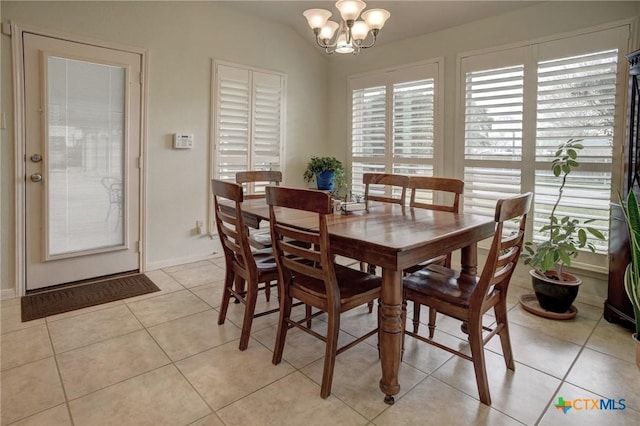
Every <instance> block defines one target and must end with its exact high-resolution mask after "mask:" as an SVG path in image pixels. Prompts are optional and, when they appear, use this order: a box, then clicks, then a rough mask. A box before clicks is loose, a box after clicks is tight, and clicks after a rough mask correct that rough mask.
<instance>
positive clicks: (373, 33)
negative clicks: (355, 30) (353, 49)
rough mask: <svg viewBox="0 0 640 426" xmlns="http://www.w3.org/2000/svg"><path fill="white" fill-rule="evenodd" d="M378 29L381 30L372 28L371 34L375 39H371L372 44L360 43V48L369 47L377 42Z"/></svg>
mask: <svg viewBox="0 0 640 426" xmlns="http://www.w3.org/2000/svg"><path fill="white" fill-rule="evenodd" d="M378 31H380V30H371V35H372V36H373V40H371V44H366V45H365V44H360V45H359V46H358V47H359V48H360V49H368V48H370V47H373V45H374V44H376V40H377V39H378V37H377V36H378Z"/></svg>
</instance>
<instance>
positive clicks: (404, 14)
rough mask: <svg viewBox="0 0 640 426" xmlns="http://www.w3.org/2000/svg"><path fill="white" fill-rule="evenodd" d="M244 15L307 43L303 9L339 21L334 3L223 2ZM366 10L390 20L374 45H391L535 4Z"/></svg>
mask: <svg viewBox="0 0 640 426" xmlns="http://www.w3.org/2000/svg"><path fill="white" fill-rule="evenodd" d="M223 3H226V4H229V5H232V6H234V7H236V8H238V9H242V10H243V11H245V12H248V13H252V14H255V15H258V16H261V17H263V18H267V19H272V20H274V21H277V22H280V23H282V24H285V25H288V26H290V27H292V28H293V29H294V30H295V31H296V32H297V33H298V34H300V35H301V36H302V37H304V38H305V39H308V40H309V42H310V43H314V37H313V32H312V31H311V28H309V26H308V25H307V20H306V19H305V18H304V16H302V12H304V11H305V10H307V9H327V10H329V11H331V12H332V13H333V16H332V17H331V19H333V20H339V17H340V13H339V12H338V9H336V8H335V6H334V4H335V1H325V0H303V1H244V0H236V1H223ZM366 3H367V9H374V8H381V9H387V10H388V11H389V12H390V13H391V17H390V18H389V20H388V21H387V22H386V24H385V26H384V28H383V29H382V30H381V31H380V35H379V36H378V42H377V44H384V43H391V42H394V41H398V40H403V39H406V38H411V37H416V36H419V35H422V34H426V33H430V32H435V31H440V30H443V29H446V28H450V27H455V26H457V25H462V24H465V23H468V22H471V21H475V20H478V19H482V18H487V17H489V16H494V15H499V14H502V13H505V12H509V11H511V10H514V9H519V8H523V7H528V6H531V5H533V4H536V3H539V1H484V0H475V1H457V0H449V1H419V0H412V1H377V0H368V1H366Z"/></svg>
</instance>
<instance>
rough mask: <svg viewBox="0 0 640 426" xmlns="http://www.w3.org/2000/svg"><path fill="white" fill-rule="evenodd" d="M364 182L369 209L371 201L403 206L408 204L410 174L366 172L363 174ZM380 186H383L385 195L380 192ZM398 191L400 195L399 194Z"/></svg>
mask: <svg viewBox="0 0 640 426" xmlns="http://www.w3.org/2000/svg"><path fill="white" fill-rule="evenodd" d="M362 183H363V184H364V199H365V205H366V207H367V209H368V208H369V201H380V202H383V203H392V204H399V205H401V206H404V205H405V204H406V198H407V188H408V187H409V176H404V175H396V174H390V173H365V174H363V175H362ZM372 186H373V188H372ZM380 187H382V194H383V195H381V194H380V192H379V191H380ZM375 190H378V192H375ZM398 192H399V193H400V195H397V193H398Z"/></svg>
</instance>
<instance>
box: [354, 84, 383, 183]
mask: <svg viewBox="0 0 640 426" xmlns="http://www.w3.org/2000/svg"><path fill="white" fill-rule="evenodd" d="M351 109H352V130H351V180H352V187H351V191H352V192H354V193H360V194H363V193H364V186H363V185H362V175H363V174H364V173H371V172H373V173H382V172H384V169H385V153H386V149H385V135H386V88H385V86H376V87H369V88H364V89H357V90H354V91H353V94H352V107H351Z"/></svg>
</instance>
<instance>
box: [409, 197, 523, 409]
mask: <svg viewBox="0 0 640 426" xmlns="http://www.w3.org/2000/svg"><path fill="white" fill-rule="evenodd" d="M531 198H532V195H531V193H526V194H522V195H519V196H517V197H513V198H508V199H503V200H498V203H497V205H496V209H495V216H494V219H495V222H496V231H495V235H494V237H493V241H492V243H491V248H490V249H489V253H488V255H487V259H486V262H485V265H484V268H483V269H482V273H481V275H480V276H478V277H477V276H475V275H468V274H461V273H459V272H457V271H455V270H453V269H450V268H447V267H445V266H442V265H431V266H428V267H427V268H425V269H421V270H419V271H417V272H414V273H413V274H411V275H409V276H406V277H405V278H404V280H403V282H404V296H405V300H407V301H409V300H410V301H412V302H413V303H415V304H421V305H425V306H429V307H432V308H434V309H436V310H437V311H438V312H440V313H442V314H444V315H447V316H449V317H452V318H455V319H457V320H460V321H462V322H463V325H464V324H466V332H467V333H468V338H469V346H470V348H471V356H469V355H467V354H464V353H462V352H460V351H458V350H456V349H454V348H452V347H449V346H446V345H444V344H442V343H440V342H437V341H435V340H433V339H432V338H426V337H423V336H421V335H419V334H417V333H413V332H410V331H405V334H408V335H410V336H412V337H415V338H417V339H419V340H421V341H423V342H426V343H429V344H432V345H434V346H436V347H439V348H441V349H444V350H446V351H448V352H450V353H452V354H455V355H458V356H460V357H462V358H464V359H467V360H470V361H472V362H473V368H474V370H475V375H476V382H477V386H478V393H479V395H480V401H482V403H484V404H486V405H491V396H490V394H489V382H488V380H487V371H486V365H485V360H484V345H485V344H486V343H487V342H488V341H489V340H490V339H491V338H492V337H494V336H495V335H496V334H497V335H499V336H500V343H501V345H502V354H503V356H504V360H505V363H506V366H507V368H508V369H509V370H514V369H515V363H514V361H513V353H512V351H511V341H510V338H509V323H508V320H507V290H508V288H509V282H510V281H511V276H512V275H513V271H514V269H515V267H516V265H517V264H518V257H519V256H520V251H521V249H522V241H523V239H524V230H525V225H526V220H527V213H528V211H529V208H530V206H531ZM512 221H518V225H517V228H515V229H514V228H513V227H509V226H505V224H506V223H509V224H510V223H512ZM405 306H406V305H405ZM490 309H493V311H494V314H495V324H494V325H493V328H489V327H486V326H484V325H483V323H482V319H483V316H484V314H485V313H486V312H487V311H489V310H490ZM403 316H404V317H405V318H406V310H403ZM493 320H494V319H492V321H493ZM485 332H486V333H485Z"/></svg>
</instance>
